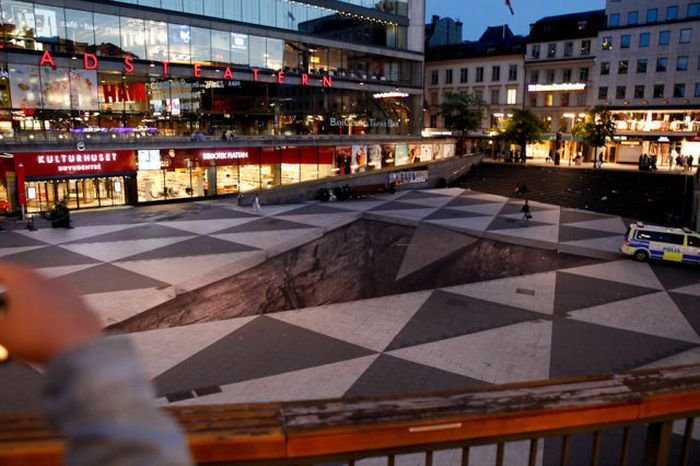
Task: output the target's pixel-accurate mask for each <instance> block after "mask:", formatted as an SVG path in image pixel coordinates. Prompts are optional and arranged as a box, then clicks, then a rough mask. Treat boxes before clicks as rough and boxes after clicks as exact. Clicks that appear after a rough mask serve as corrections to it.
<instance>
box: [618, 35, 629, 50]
mask: <svg viewBox="0 0 700 466" xmlns="http://www.w3.org/2000/svg"><path fill="white" fill-rule="evenodd" d="M631 42H632V36H631V35H629V34H623V35H621V36H620V48H621V49H628V48H630V44H631Z"/></svg>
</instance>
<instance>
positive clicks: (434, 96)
mask: <svg viewBox="0 0 700 466" xmlns="http://www.w3.org/2000/svg"><path fill="white" fill-rule="evenodd" d="M430 103H431V104H432V105H439V104H440V101H439V100H438V92H437V91H432V92H431V93H430Z"/></svg>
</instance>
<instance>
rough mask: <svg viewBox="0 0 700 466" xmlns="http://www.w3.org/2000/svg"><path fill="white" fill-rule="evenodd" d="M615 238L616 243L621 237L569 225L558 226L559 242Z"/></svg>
mask: <svg viewBox="0 0 700 466" xmlns="http://www.w3.org/2000/svg"><path fill="white" fill-rule="evenodd" d="M611 236H613V237H615V238H617V241H618V242H621V241H620V238H621V236H620V235H619V234H617V233H611V232H609V231H600V230H589V229H587V228H578V227H574V226H571V225H559V241H581V240H589V239H595V238H607V237H611Z"/></svg>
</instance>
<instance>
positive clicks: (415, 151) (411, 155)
mask: <svg viewBox="0 0 700 466" xmlns="http://www.w3.org/2000/svg"><path fill="white" fill-rule="evenodd" d="M419 161H420V144H409V145H408V163H416V162H419Z"/></svg>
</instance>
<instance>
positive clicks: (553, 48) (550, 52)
mask: <svg viewBox="0 0 700 466" xmlns="http://www.w3.org/2000/svg"><path fill="white" fill-rule="evenodd" d="M556 56H557V44H549V45H548V46H547V58H554V57H556Z"/></svg>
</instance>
